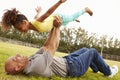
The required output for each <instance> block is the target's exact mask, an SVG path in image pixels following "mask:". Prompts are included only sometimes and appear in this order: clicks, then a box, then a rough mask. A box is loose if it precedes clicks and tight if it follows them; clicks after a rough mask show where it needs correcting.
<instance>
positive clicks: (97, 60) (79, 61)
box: [66, 48, 111, 77]
mask: <svg viewBox="0 0 120 80" xmlns="http://www.w3.org/2000/svg"><path fill="white" fill-rule="evenodd" d="M66 60H67V62H68V66H69V71H68V73H69V76H72V77H75V76H81V75H83V74H84V73H85V72H86V71H87V70H88V68H89V66H90V64H91V62H94V64H95V65H96V66H97V68H98V69H99V70H100V72H102V73H103V74H104V75H110V74H111V72H110V68H109V66H108V65H107V64H106V63H105V62H104V60H103V58H102V57H101V56H100V55H99V53H98V52H97V50H95V49H93V48H92V49H90V50H88V51H86V52H84V53H83V54H81V55H79V56H78V57H73V56H67V57H66Z"/></svg>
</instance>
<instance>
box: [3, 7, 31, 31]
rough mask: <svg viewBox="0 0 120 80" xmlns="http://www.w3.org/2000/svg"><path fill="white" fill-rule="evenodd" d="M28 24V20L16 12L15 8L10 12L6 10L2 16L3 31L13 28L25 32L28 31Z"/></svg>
mask: <svg viewBox="0 0 120 80" xmlns="http://www.w3.org/2000/svg"><path fill="white" fill-rule="evenodd" d="M28 24H29V22H28V19H27V18H26V17H25V16H24V15H23V14H21V13H20V12H19V11H18V10H16V8H13V9H11V10H8V9H7V10H6V12H5V13H4V14H3V16H2V29H3V30H7V29H11V28H12V26H13V27H14V28H16V29H18V30H19V31H21V32H27V31H28V29H29V27H28Z"/></svg>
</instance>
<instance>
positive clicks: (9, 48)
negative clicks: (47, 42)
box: [0, 41, 120, 80]
mask: <svg viewBox="0 0 120 80" xmlns="http://www.w3.org/2000/svg"><path fill="white" fill-rule="evenodd" d="M37 50H38V49H37V48H32V47H26V46H21V45H16V44H10V43H7V42H1V41H0V80H50V79H51V80H120V72H119V73H118V74H117V75H116V76H114V77H113V78H108V77H105V76H104V75H103V74H101V73H96V74H95V73H93V72H92V70H91V69H89V70H88V71H87V72H86V73H85V74H84V75H83V76H82V77H78V78H70V77H67V78H61V77H58V76H53V77H51V78H42V77H35V76H27V75H23V74H17V75H8V74H6V73H5V71H4V62H5V61H6V59H7V58H8V57H10V56H12V55H16V54H18V53H19V54H22V55H26V56H30V55H32V54H33V53H35V52H36V51H37ZM55 55H56V56H64V55H66V54H65V53H61V52H56V54H55ZM105 61H106V62H107V63H108V64H109V65H110V66H111V65H114V64H116V65H118V67H119V69H120V62H117V61H110V60H105Z"/></svg>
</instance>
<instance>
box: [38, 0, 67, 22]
mask: <svg viewBox="0 0 120 80" xmlns="http://www.w3.org/2000/svg"><path fill="white" fill-rule="evenodd" d="M65 1H66V0H59V1H58V2H57V3H56V4H54V5H53V6H52V7H51V8H49V9H48V10H47V12H46V13H44V14H43V15H42V16H41V17H39V18H38V19H37V20H38V21H40V22H42V21H44V20H45V19H46V18H47V17H48V16H50V15H51V14H52V13H53V12H54V11H55V10H56V8H58V6H60V4H62V3H64V2H65Z"/></svg>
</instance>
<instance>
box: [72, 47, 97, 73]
mask: <svg viewBox="0 0 120 80" xmlns="http://www.w3.org/2000/svg"><path fill="white" fill-rule="evenodd" d="M87 51H89V49H88V48H82V49H79V50H77V51H75V52H73V53H71V54H70V56H74V57H77V56H79V55H81V54H83V53H85V52H87ZM90 68H91V69H92V70H93V72H95V73H96V72H98V68H97V66H96V65H95V63H94V62H91V63H90Z"/></svg>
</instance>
